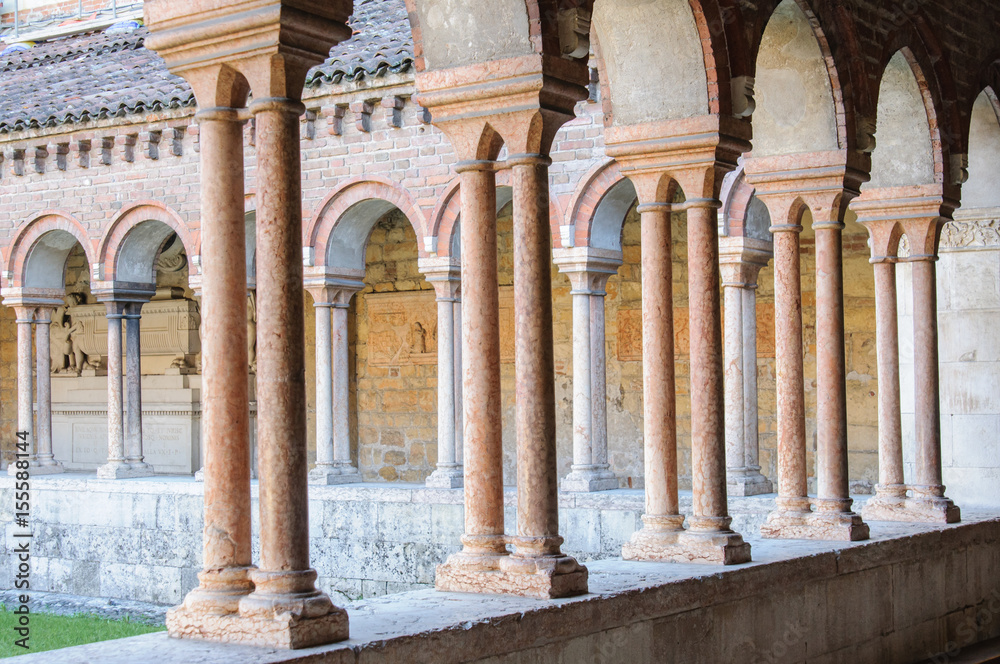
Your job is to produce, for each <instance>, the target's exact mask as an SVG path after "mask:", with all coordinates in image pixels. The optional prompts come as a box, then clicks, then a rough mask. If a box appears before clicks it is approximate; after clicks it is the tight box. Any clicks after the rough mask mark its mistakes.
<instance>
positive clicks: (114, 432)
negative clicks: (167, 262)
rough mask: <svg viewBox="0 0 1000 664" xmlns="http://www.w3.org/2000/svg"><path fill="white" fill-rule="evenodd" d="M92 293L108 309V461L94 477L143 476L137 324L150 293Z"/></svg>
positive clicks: (147, 467) (148, 470)
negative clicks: (123, 338)
mask: <svg viewBox="0 0 1000 664" xmlns="http://www.w3.org/2000/svg"><path fill="white" fill-rule="evenodd" d="M95 295H97V297H98V300H102V301H104V303H105V307H106V308H107V312H108V313H107V319H108V462H107V463H106V464H104V465H102V466H100V467H99V468H98V469H97V477H99V478H101V479H122V478H127V477H146V476H149V475H152V474H153V467H152V466H150V465H149V464H148V463H146V462H145V461H144V460H143V453H142V380H141V379H142V365H141V362H142V344H141V341H140V338H141V333H140V325H141V320H142V313H141V312H142V305H143V304H144V303H145V302H147V301H149V297H150V295H151V293H149V294H144V293H134V294H133V293H128V294H121V293H115V292H101V291H100V290H95ZM123 328H124V330H123ZM123 331H124V333H125V347H124V348H122V332H123ZM123 359H124V365H125V366H124V371H123V367H122V364H123V362H122V360H123Z"/></svg>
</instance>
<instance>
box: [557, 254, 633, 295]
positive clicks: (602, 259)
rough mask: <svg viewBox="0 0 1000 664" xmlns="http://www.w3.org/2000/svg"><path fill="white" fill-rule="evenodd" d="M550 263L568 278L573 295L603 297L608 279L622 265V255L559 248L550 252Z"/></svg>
mask: <svg viewBox="0 0 1000 664" xmlns="http://www.w3.org/2000/svg"><path fill="white" fill-rule="evenodd" d="M552 262H553V263H555V264H556V266H558V268H559V271H560V272H562V273H563V274H565V275H566V276H567V277H569V281H570V284H572V286H573V290H572V293H573V294H581V293H589V294H591V295H602V296H603V295H605V294H606V293H605V292H604V287H605V286H606V285H607V283H608V279H609V278H611V276H612V275H614V274H617V273H618V268H619V267H620V266H621V264H622V253H621V252H620V251H611V250H608V249H596V248H592V247H571V248H559V249H553V250H552Z"/></svg>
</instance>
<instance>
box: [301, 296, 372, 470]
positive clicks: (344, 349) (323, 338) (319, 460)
mask: <svg viewBox="0 0 1000 664" xmlns="http://www.w3.org/2000/svg"><path fill="white" fill-rule="evenodd" d="M363 288H364V284H363V283H360V282H357V283H351V284H350V285H345V284H333V285H331V284H326V285H322V286H314V285H309V284H307V289H308V290H309V292H310V293H312V296H313V301H314V307H315V309H316V467H315V468H313V469H312V470H310V471H309V483H310V484H326V485H330V484H349V483H353V482H360V481H361V474H360V473H359V472H358V469H357V468H356V467H355V466H354V464H353V463H352V462H351V439H350V421H349V411H350V408H349V405H350V392H349V390H350V362H349V352H348V351H349V348H348V345H349V344H348V338H347V323H348V313H349V310H350V301H351V297H353V296H354V294H355V293H357V292H358V291H360V290H362V289H363Z"/></svg>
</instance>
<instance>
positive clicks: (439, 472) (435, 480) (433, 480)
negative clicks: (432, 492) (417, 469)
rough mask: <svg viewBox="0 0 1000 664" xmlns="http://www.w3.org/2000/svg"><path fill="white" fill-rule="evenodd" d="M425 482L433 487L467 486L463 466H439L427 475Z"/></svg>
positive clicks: (458, 487)
mask: <svg viewBox="0 0 1000 664" xmlns="http://www.w3.org/2000/svg"><path fill="white" fill-rule="evenodd" d="M424 484H425V485H426V486H428V487H430V488H432V489H461V488H462V487H463V486H465V474H464V472H463V470H462V467H461V466H451V467H448V468H440V467H439V468H437V469H436V470H435V471H434V472H433V473H431V474H430V475H428V476H427V480H426V481H425V482H424Z"/></svg>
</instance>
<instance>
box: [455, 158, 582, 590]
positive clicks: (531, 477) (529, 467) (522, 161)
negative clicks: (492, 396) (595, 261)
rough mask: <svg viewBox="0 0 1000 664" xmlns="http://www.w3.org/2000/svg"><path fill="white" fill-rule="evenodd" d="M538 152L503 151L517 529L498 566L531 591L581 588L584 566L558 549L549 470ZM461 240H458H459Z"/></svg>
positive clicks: (544, 227)
mask: <svg viewBox="0 0 1000 664" xmlns="http://www.w3.org/2000/svg"><path fill="white" fill-rule="evenodd" d="M551 163H552V160H551V159H549V157H547V156H545V155H541V154H515V155H511V156H509V157H508V158H507V164H508V166H510V167H511V169H512V181H513V188H514V319H515V321H516V322H515V325H514V373H515V387H514V393H515V400H516V403H517V407H516V411H515V428H516V437H517V535H516V536H514V537H511V538H509V541H510V543H511V544H513V545H514V553H513V554H512V555H511V556H509V557H507V558H504V559H502V560H501V561H500V569H501V570H502V571H505V572H509V573H511V574H522V575H524V576H525V580H524V583H526V584H530V585H532V586H537V591H538V594H541V595H548V596H549V597H566V596H571V595H578V594H583V593H586V592H587V569H586V568H585V567H583V566H582V565H580V564H579V563H577V561H576V560H575V559H573V558H572V557H570V556H567V555H565V554H564V553H562V550H561V545H562V542H563V538H562V537H561V536H560V535H559V486H558V481H559V480H558V476H557V472H556V403H555V364H554V346H553V339H552V250H551V243H552V231H551V228H550V226H549V165H550V164H551ZM463 246H464V245H463Z"/></svg>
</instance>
